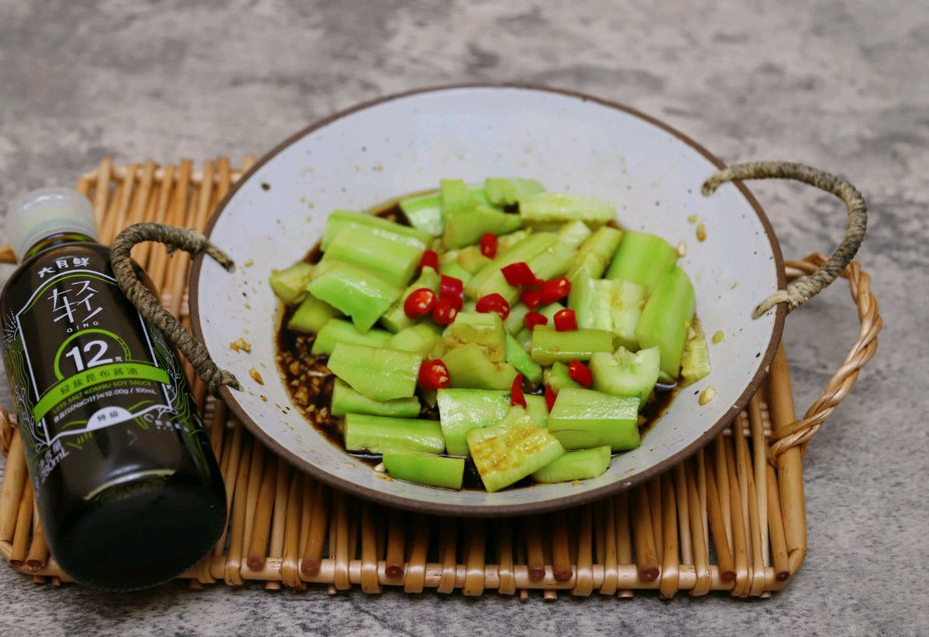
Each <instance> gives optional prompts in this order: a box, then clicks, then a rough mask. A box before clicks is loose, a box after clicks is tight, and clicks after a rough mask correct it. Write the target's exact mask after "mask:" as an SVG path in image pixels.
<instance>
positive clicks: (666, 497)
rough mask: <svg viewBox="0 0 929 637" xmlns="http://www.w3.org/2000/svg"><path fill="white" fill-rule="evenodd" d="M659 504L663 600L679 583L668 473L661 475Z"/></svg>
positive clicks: (673, 501) (674, 506)
mask: <svg viewBox="0 0 929 637" xmlns="http://www.w3.org/2000/svg"><path fill="white" fill-rule="evenodd" d="M660 485H661V504H662V506H663V510H662V512H661V519H662V522H663V523H664V532H663V533H662V537H663V538H664V550H663V551H662V553H663V555H662V562H661V586H660V587H659V589H658V590H659V592H660V594H661V597H663V598H664V599H670V598H671V597H674V593H676V592H677V591H678V584H679V583H680V571H679V567H680V562H679V560H678V534H677V529H678V524H677V502H676V499H675V494H674V485H673V483H672V481H671V473H670V472H669V471H666V472H664V473H663V474H661V478H660Z"/></svg>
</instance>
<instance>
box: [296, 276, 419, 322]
mask: <svg viewBox="0 0 929 637" xmlns="http://www.w3.org/2000/svg"><path fill="white" fill-rule="evenodd" d="M307 289H308V290H309V291H310V293H311V294H312V295H313V296H315V297H316V298H318V299H320V300H321V301H324V302H326V303H328V304H329V305H331V306H332V307H334V308H336V309H337V310H339V311H340V312H342V313H343V314H346V315H348V316H350V317H352V322H353V323H354V324H355V327H357V328H358V329H359V330H361V331H363V332H364V331H367V330H369V329H371V326H372V325H374V324H375V323H376V322H377V320H378V319H379V318H380V317H381V315H382V314H383V313H384V312H386V311H387V308H389V307H390V306H391V304H392V303H393V302H394V301H396V300H397V299H398V298H399V297H400V294H401V293H402V289H401V288H399V287H397V286H395V285H393V284H391V283H388V282H387V281H385V280H384V279H382V278H380V277H379V276H377V275H376V274H374V273H372V272H369V271H368V270H365V269H364V268H359V267H356V266H354V265H349V264H347V263H335V264H333V265H332V266H331V267H328V268H326V270H325V271H324V273H323V274H321V275H319V276H317V277H316V278H315V279H313V281H312V282H311V283H310V284H309V285H308V286H307Z"/></svg>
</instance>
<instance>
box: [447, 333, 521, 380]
mask: <svg viewBox="0 0 929 637" xmlns="http://www.w3.org/2000/svg"><path fill="white" fill-rule="evenodd" d="M442 361H443V362H444V363H445V366H446V367H448V373H449V378H450V379H451V386H452V387H463V388H472V389H501V390H502V389H509V388H510V386H511V385H512V384H513V379H514V378H516V374H517V372H516V368H515V367H513V366H512V365H510V364H509V363H495V362H493V361H492V360H490V358H488V357H487V354H486V353H485V352H484V350H482V349H481V347H480V346H478V345H475V344H474V343H468V344H466V345H462V346H461V347H456V348H454V349H450V350H448V351H447V352H446V353H445V356H443V357H442Z"/></svg>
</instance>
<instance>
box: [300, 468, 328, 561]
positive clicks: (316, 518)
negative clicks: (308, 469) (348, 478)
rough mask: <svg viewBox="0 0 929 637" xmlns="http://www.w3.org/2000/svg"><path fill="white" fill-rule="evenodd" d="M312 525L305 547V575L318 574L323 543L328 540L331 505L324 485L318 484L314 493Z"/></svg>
mask: <svg viewBox="0 0 929 637" xmlns="http://www.w3.org/2000/svg"><path fill="white" fill-rule="evenodd" d="M310 511H311V512H312V513H311V514H310V526H309V529H308V531H307V536H306V544H304V546H305V548H304V549H303V563H302V564H301V565H300V571H301V572H302V573H303V574H304V575H316V574H317V573H319V567H320V564H321V563H322V555H323V544H324V543H325V541H326V528H327V526H328V524H327V518H328V515H329V506H328V502H327V500H326V491H325V488H324V487H323V485H321V484H320V485H318V486H317V488H316V489H315V490H314V493H313V500H312V505H311V506H310Z"/></svg>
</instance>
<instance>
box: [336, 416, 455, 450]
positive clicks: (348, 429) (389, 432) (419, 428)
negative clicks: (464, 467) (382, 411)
mask: <svg viewBox="0 0 929 637" xmlns="http://www.w3.org/2000/svg"><path fill="white" fill-rule="evenodd" d="M397 447H400V448H407V449H412V450H414V451H423V452H425V453H442V450H443V449H445V440H443V438H442V428H441V427H439V423H437V422H436V421H434V420H421V419H418V418H390V417H387V416H368V415H365V414H346V415H345V448H346V449H347V450H348V451H368V452H370V453H384V452H385V451H388V450H390V449H394V448H397Z"/></svg>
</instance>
